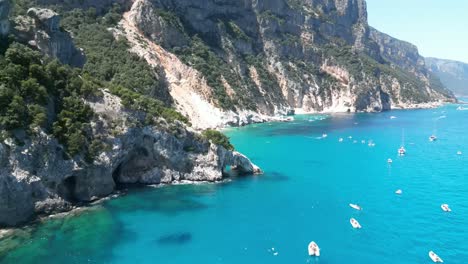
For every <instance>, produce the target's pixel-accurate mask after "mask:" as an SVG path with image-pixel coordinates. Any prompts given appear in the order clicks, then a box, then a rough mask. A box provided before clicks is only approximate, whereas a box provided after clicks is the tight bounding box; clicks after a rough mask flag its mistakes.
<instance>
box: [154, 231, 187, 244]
mask: <svg viewBox="0 0 468 264" xmlns="http://www.w3.org/2000/svg"><path fill="white" fill-rule="evenodd" d="M190 240H192V234H190V233H188V232H184V233H178V234H171V235H167V236H162V237H160V238H159V239H158V240H157V242H158V244H163V245H165V244H166V245H167V244H184V243H187V242H190Z"/></svg>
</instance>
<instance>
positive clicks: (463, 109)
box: [457, 106, 468, 111]
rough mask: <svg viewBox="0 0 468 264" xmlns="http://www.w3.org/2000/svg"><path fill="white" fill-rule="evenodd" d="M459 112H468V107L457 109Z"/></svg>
mask: <svg viewBox="0 0 468 264" xmlns="http://www.w3.org/2000/svg"><path fill="white" fill-rule="evenodd" d="M457 110H458V111H466V110H468V107H461V106H459V107H457Z"/></svg>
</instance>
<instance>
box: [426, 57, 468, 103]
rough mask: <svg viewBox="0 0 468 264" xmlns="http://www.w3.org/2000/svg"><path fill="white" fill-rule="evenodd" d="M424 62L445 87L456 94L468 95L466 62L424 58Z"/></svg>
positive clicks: (467, 65)
mask: <svg viewBox="0 0 468 264" xmlns="http://www.w3.org/2000/svg"><path fill="white" fill-rule="evenodd" d="M426 64H427V66H428V68H429V70H430V71H431V72H433V73H434V74H435V75H436V76H438V77H439V78H440V80H441V81H442V83H443V84H444V85H445V87H447V88H448V89H450V90H451V91H453V92H454V93H455V94H457V95H463V96H466V95H468V63H464V62H459V61H452V60H443V59H437V58H426Z"/></svg>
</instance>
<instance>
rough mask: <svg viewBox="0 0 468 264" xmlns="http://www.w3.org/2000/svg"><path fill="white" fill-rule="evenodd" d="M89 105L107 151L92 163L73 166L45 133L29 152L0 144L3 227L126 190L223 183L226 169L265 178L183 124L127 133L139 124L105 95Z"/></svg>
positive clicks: (240, 158)
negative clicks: (179, 183) (125, 187)
mask: <svg viewBox="0 0 468 264" xmlns="http://www.w3.org/2000/svg"><path fill="white" fill-rule="evenodd" d="M88 103H89V104H90V105H91V107H92V108H93V109H94V111H95V113H96V116H95V118H94V119H93V120H92V121H91V122H92V128H93V133H94V134H95V135H100V136H101V138H103V146H104V147H103V148H101V150H100V151H99V154H98V155H97V157H96V158H95V160H94V161H93V162H92V163H89V162H86V161H85V160H83V159H82V157H80V156H76V157H74V158H70V157H69V156H68V154H67V153H66V152H65V150H64V148H63V146H62V145H60V144H59V143H58V142H57V140H56V139H55V138H53V137H51V136H49V135H47V134H45V133H43V132H39V134H38V136H36V137H34V138H32V139H27V140H25V142H24V144H23V145H18V144H16V143H15V142H14V141H13V140H5V141H4V142H2V143H0V226H11V225H17V224H20V223H23V222H25V221H28V220H30V219H31V218H33V217H34V215H37V214H50V213H54V212H60V211H67V210H70V209H71V208H72V207H73V206H74V205H75V204H77V203H81V202H89V201H92V200H95V199H97V198H99V197H104V196H107V195H109V194H111V193H112V192H113V191H114V190H115V189H116V188H117V187H118V185H120V184H135V183H138V184H160V183H172V182H175V181H184V180H186V181H220V180H222V179H224V177H225V172H226V169H227V166H230V167H231V168H232V169H233V170H237V171H238V172H239V173H241V174H254V173H259V172H260V169H259V168H258V167H257V166H255V165H253V164H252V163H251V162H250V160H249V159H248V158H247V157H245V156H244V155H242V154H240V153H238V152H235V151H229V150H226V149H225V148H223V147H221V146H217V145H215V144H212V143H210V142H209V141H208V140H206V139H203V138H202V137H201V136H200V135H199V134H198V133H196V132H194V131H191V130H190V129H187V128H186V127H185V125H183V124H182V123H179V122H176V123H173V124H167V123H166V122H165V121H164V120H160V124H159V125H158V126H157V128H156V127H149V126H147V127H134V128H132V127H129V126H128V125H129V124H131V123H132V120H135V119H137V118H138V117H136V116H133V113H131V112H128V111H126V110H125V108H124V107H122V106H121V105H120V99H119V98H118V97H116V96H114V95H111V94H109V93H107V92H104V96H103V97H102V99H101V100H99V101H96V102H88Z"/></svg>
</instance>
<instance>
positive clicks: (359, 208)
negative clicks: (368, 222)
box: [349, 204, 362, 211]
mask: <svg viewBox="0 0 468 264" xmlns="http://www.w3.org/2000/svg"><path fill="white" fill-rule="evenodd" d="M349 206H350V207H351V208H354V209H356V210H358V211H361V210H362V207H361V206H359V205H357V204H349Z"/></svg>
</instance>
